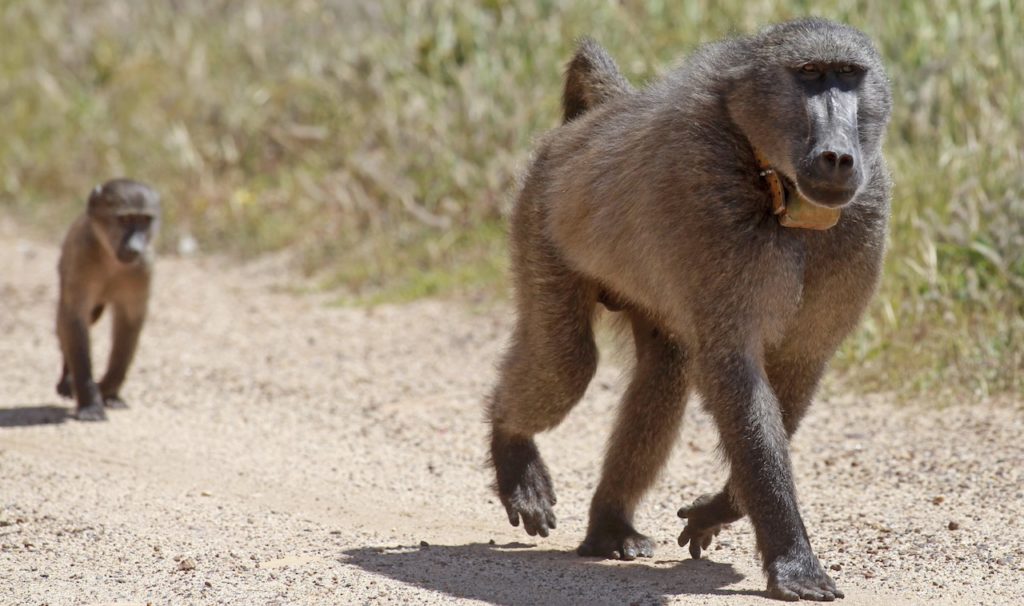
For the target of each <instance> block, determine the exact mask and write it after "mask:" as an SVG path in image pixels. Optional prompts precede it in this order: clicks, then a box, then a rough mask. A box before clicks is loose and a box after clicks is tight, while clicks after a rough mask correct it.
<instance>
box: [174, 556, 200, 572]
mask: <svg viewBox="0 0 1024 606" xmlns="http://www.w3.org/2000/svg"><path fill="white" fill-rule="evenodd" d="M195 569H196V562H195V560H193V559H192V558H182V559H181V561H180V562H178V570H182V571H185V570H195Z"/></svg>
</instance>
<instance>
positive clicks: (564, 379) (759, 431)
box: [488, 19, 891, 600]
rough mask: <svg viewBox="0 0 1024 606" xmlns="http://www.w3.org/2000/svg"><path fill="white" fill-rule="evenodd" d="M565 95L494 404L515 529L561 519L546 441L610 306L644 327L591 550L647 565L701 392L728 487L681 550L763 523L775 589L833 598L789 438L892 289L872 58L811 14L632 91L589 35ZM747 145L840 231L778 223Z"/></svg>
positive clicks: (535, 203)
mask: <svg viewBox="0 0 1024 606" xmlns="http://www.w3.org/2000/svg"><path fill="white" fill-rule="evenodd" d="M595 58H596V60H595ZM807 64H811V65H812V67H810V68H804V67H803V66H804V65H807ZM846 65H851V66H855V67H856V70H854V72H853V73H845V72H849V71H850V70H848V69H845V68H843V66H846ZM840 68H843V69H840ZM802 69H804V70H805V71H800V70H802ZM609 70H611V71H609ZM815 70H817V72H816V73H813V72H815ZM566 82H567V84H566V95H565V99H566V103H567V106H566V116H565V117H566V120H567V123H566V124H565V125H564V126H561V127H559V128H557V129H555V130H554V131H552V132H551V133H549V134H548V135H546V136H545V137H544V138H543V139H542V140H541V141H540V143H539V145H538V148H537V151H536V154H535V157H534V159H533V162H532V165H531V166H530V169H529V171H528V174H527V176H526V178H525V181H524V185H523V188H522V191H521V192H520V194H519V197H518V200H517V203H516V205H515V208H514V210H513V214H512V218H511V233H510V239H511V247H512V274H513V279H514V281H515V286H516V309H517V323H516V327H515V331H514V333H513V335H512V341H511V344H510V346H509V349H508V351H507V353H506V356H505V358H504V362H503V364H502V367H501V373H500V379H499V381H498V384H497V386H496V387H495V390H494V392H493V394H492V397H491V399H490V402H489V408H488V414H489V419H490V422H491V425H492V443H491V459H492V462H493V464H494V467H495V472H496V478H497V481H496V488H497V491H498V494H499V496H500V498H501V501H502V503H503V505H504V506H505V508H506V510H507V512H508V515H509V519H510V521H511V522H512V523H513V525H517V524H518V522H519V521H520V520H522V521H523V523H524V526H525V528H526V531H527V532H528V533H529V534H531V535H534V534H540V535H541V536H547V534H548V532H549V530H550V529H552V528H554V526H555V516H554V512H553V509H552V508H553V506H554V504H555V497H554V491H553V488H552V482H551V479H550V475H549V473H548V470H547V468H546V467H545V465H544V463H543V461H542V459H541V458H540V455H539V453H538V451H537V448H536V445H535V444H534V441H533V435H534V434H536V433H538V432H541V431H544V430H547V429H550V428H552V427H554V426H556V425H557V424H558V423H559V422H560V421H561V420H562V419H563V418H564V417H565V415H566V414H568V412H569V410H570V409H571V408H572V407H573V406H574V405H575V404H576V402H578V400H579V398H580V397H581V396H582V395H583V392H584V391H585V389H586V387H587V384H588V383H589V382H590V379H591V378H592V376H593V373H594V369H595V367H596V364H597V357H598V354H597V349H596V347H595V344H594V339H593V331H592V323H593V319H594V314H595V308H596V305H597V303H598V302H605V303H607V302H609V301H610V302H612V303H613V304H610V305H607V306H608V307H609V308H612V309H619V308H621V309H623V310H624V315H626V316H627V317H628V319H629V320H630V322H631V323H632V325H633V331H634V338H635V341H636V346H637V347H636V349H637V365H636V368H635V370H634V373H633V379H632V383H631V384H630V386H629V388H628V390H627V392H626V395H625V397H624V400H623V403H622V409H621V412H620V414H619V419H618V421H617V424H616V428H615V431H614V433H613V435H612V438H611V441H610V442H609V445H608V455H607V457H606V461H605V465H604V471H603V474H602V478H601V483H600V485H599V486H598V488H597V491H596V493H595V495H594V499H593V502H592V505H591V509H590V524H589V529H588V532H587V536H586V538H585V539H584V541H583V543H582V544H581V546H580V550H579V551H580V553H581V554H584V555H598V556H604V557H614V558H622V559H632V558H634V557H637V556H649V555H651V551H652V546H651V541H650V540H649V539H647V538H646V537H644V536H643V535H641V534H640V533H638V532H637V531H636V530H635V529H634V528H633V526H632V519H633V512H634V509H635V507H636V504H637V502H638V501H639V500H640V498H641V497H642V495H643V493H644V492H645V491H646V490H647V488H648V487H649V486H650V485H651V483H653V481H654V480H655V478H656V477H657V474H658V473H659V471H660V469H661V467H662V464H663V462H664V460H665V458H666V456H667V455H668V453H669V451H670V449H671V447H672V444H673V442H674V441H675V439H676V437H677V433H678V431H677V428H678V426H679V421H680V418H681V415H682V411H683V407H684V403H685V400H686V397H687V394H688V393H689V389H690V388H691V387H692V388H693V389H694V390H696V391H697V392H699V393H700V394H701V396H702V401H703V402H704V405H705V407H706V408H707V410H708V411H709V412H710V413H711V415H712V416H713V418H714V420H715V422H716V425H717V427H718V430H719V435H720V439H721V444H722V450H723V452H724V454H725V455H726V457H727V459H728V461H729V466H730V471H731V475H730V479H729V481H728V482H727V484H726V489H725V490H724V491H723V492H722V493H721V494H718V495H707V496H705V497H702V498H701V499H698V500H697V501H696V502H695V503H694V504H693V505H692V506H689V507H684V508H683V509H682V510H680V515H681V516H683V517H686V518H687V519H688V523H687V525H686V528H685V529H684V530H683V533H682V535H681V536H680V543H681V544H686V543H689V544H690V552H691V554H693V555H694V556H695V557H699V555H700V552H701V549H703V548H707V546H708V544H709V543H710V541H711V538H712V537H713V536H714V535H715V534H717V532H718V531H719V530H720V528H721V525H722V524H724V523H728V522H731V521H734V520H735V519H738V518H739V517H741V516H742V515H743V514H746V515H749V516H750V517H751V521H752V523H753V525H754V528H755V532H756V536H757V544H758V547H759V549H760V551H761V554H762V557H763V562H764V567H765V571H766V574H767V577H768V590H769V593H770V595H772V596H773V597H776V598H780V599H799V598H805V599H820V600H829V599H833V598H835V597H841V596H842V593H841V592H839V591H838V590H837V589H836V588H835V584H834V583H833V582H832V580H831V579H830V578H829V577H828V576H827V575H826V574H825V572H824V570H823V568H822V566H821V565H820V563H819V562H818V559H817V557H816V556H815V555H814V553H813V551H812V550H811V546H810V542H809V540H808V536H807V532H806V530H805V528H804V525H803V521H802V520H801V517H800V514H799V511H798V507H797V501H796V495H795V489H794V485H793V477H792V471H791V467H790V462H789V454H788V436H789V435H791V434H792V433H793V432H794V431H795V430H796V428H797V425H798V424H799V422H800V419H801V418H802V417H803V415H804V413H805V411H806V409H807V407H808V405H809V404H810V402H811V398H812V396H813V394H814V391H815V389H816V387H817V385H818V381H819V379H820V377H821V375H822V373H823V372H824V370H825V367H826V365H827V363H828V361H829V359H830V358H831V357H832V356H833V354H834V352H835V351H836V348H837V347H838V346H839V344H840V342H841V341H842V340H843V338H844V337H845V336H846V335H847V334H849V332H850V331H851V330H852V329H853V328H854V327H855V325H856V324H857V322H858V321H859V318H860V317H861V315H862V313H863V311H864V309H865V306H866V305H867V303H868V300H869V299H870V297H871V296H872V294H873V292H874V291H875V288H876V285H877V283H878V280H879V276H880V271H881V265H882V257H883V248H884V242H885V233H886V224H887V221H888V216H889V199H890V183H889V176H888V171H887V169H886V166H885V162H884V160H883V158H882V154H881V145H882V138H883V133H884V130H885V127H886V124H887V122H888V119H889V113H890V107H891V94H890V91H889V86H888V81H887V78H886V75H885V72H884V69H883V67H882V64H881V61H880V58H879V56H878V54H877V52H876V51H875V49H874V47H873V45H872V44H871V42H870V40H869V39H868V38H867V37H866V36H865V35H864V34H862V33H861V32H859V31H857V30H855V29H853V28H850V27H848V26H844V25H840V24H837V23H833V22H829V21H823V20H818V19H807V20H800V21H794V22H789V23H784V24H780V25H776V26H772V27H768V28H766V29H764V30H763V31H761V32H759V33H758V34H755V35H752V36H747V37H738V38H734V39H730V40H725V41H722V42H718V43H714V44H710V45H707V46H705V47H703V48H701V49H700V50H698V51H697V52H695V53H694V54H693V55H692V56H691V57H690V58H689V59H688V60H687V61H685V62H684V63H683V64H682V65H681V66H680V67H678V68H677V69H675V70H674V71H672V72H671V73H669V74H668V75H667V76H666V77H665V78H664V79H662V80H661V81H659V82H655V83H653V84H651V85H649V86H648V87H646V88H644V89H642V90H638V91H634V90H633V89H632V88H631V87H629V86H628V84H626V85H622V83H624V82H625V80H624V79H622V77H621V75H619V74H618V71H617V70H616V69H615V68H614V62H612V61H611V60H610V59H607V55H606V54H605V53H604V51H603V50H601V49H600V47H598V46H597V45H596V44H595V43H593V42H590V41H586V42H584V43H583V45H581V47H580V50H579V51H578V53H577V56H576V57H575V58H574V60H573V62H572V63H571V64H570V68H569V74H568V75H567V78H566ZM591 83H592V86H591ZM608 83H612V84H611V85H609V84H608ZM572 103H576V104H577V105H583V106H584V107H583V109H582V110H579V108H577V107H575V106H573V107H570V104H572ZM578 110H579V111H578ZM837 142H838V143H837ZM755 146H756V147H757V149H758V150H759V151H760V152H761V153H762V154H763V155H764V156H765V157H766V158H767V159H768V161H769V162H770V164H771V165H772V167H773V168H774V169H775V170H776V171H777V172H778V173H779V174H780V175H781V176H782V177H783V179H784V180H785V181H786V183H787V184H788V186H789V187H790V188H792V189H796V190H799V192H800V193H801V194H803V195H804V197H805V198H808V199H810V200H812V201H817V202H818V203H820V204H823V205H830V206H841V207H842V215H841V218H840V220H839V223H838V224H837V225H836V226H835V227H833V228H832V229H830V230H827V231H809V230H802V229H792V228H785V227H782V226H781V225H780V224H779V223H778V221H777V219H776V218H775V217H774V216H773V215H772V214H771V209H770V197H769V194H768V191H767V186H766V184H765V182H764V180H763V179H762V178H761V177H760V176H759V167H758V164H757V162H756V161H755V156H754V149H753V148H754V147H755ZM830 146H831V147H830ZM834 146H840V147H841V149H833V147H834ZM825 152H833V153H834V155H829V156H823V154H824V153H825ZM847 156H848V157H847ZM823 162H824V163H825V164H824V165H823V164H822V163H823ZM840 162H841V163H842V165H843V166H839V163H840ZM816 163H817V164H816ZM840 168H842V169H844V170H839V169H840Z"/></svg>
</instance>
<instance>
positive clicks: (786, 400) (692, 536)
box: [679, 351, 827, 558]
mask: <svg viewBox="0 0 1024 606" xmlns="http://www.w3.org/2000/svg"><path fill="white" fill-rule="evenodd" d="M826 363H827V358H824V359H822V358H821V356H816V357H815V358H806V357H802V356H800V355H799V354H796V353H788V354H787V353H786V352H781V351H778V352H772V353H769V354H768V355H767V357H766V364H765V373H766V374H767V377H768V382H769V383H770V384H771V386H772V389H773V390H774V391H775V395H776V397H777V398H778V400H779V406H780V408H781V411H782V423H783V426H784V427H785V429H786V436H787V437H789V438H791V437H792V436H793V433H794V432H796V429H797V427H798V426H799V424H800V420H801V419H803V417H804V414H805V413H806V412H807V409H808V408H809V407H810V404H811V399H812V397H813V395H814V391H815V389H816V388H817V386H818V381H819V380H820V379H821V375H822V374H823V373H824V372H825V366H826ZM731 481H732V480H731V479H730V480H729V481H728V482H726V485H725V487H724V488H723V489H722V490H721V491H720V492H718V493H713V494H705V495H701V496H700V497H698V498H697V500H695V501H694V502H693V503H692V504H691V505H689V506H687V507H683V508H682V509H680V510H679V517H681V518H685V519H686V527H685V528H683V531H682V533H680V535H679V545H680V547H683V546H685V545H686V544H687V543H689V545H690V556H691V557H693V558H699V557H700V553H701V550H702V549H707V548H708V546H710V545H711V540H712V539H713V538H714V537H716V536H718V533H719V532H721V530H722V526H723V525H725V524H730V523H732V522H735V521H737V520H739V519H740V518H742V517H743V511H742V510H741V509H740V508H739V507H738V506H737V504H736V501H735V499H733V497H732V495H731V491H730V488H729V486H730V483H731Z"/></svg>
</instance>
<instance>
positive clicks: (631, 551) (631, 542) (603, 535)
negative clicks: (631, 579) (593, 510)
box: [576, 519, 654, 560]
mask: <svg viewBox="0 0 1024 606" xmlns="http://www.w3.org/2000/svg"><path fill="white" fill-rule="evenodd" d="M576 553H578V554H579V555H581V556H585V557H597V558H610V559H612V560H635V559H636V558H649V557H652V556H653V555H654V544H653V543H652V542H651V539H649V538H647V537H646V536H644V535H642V534H640V533H639V532H637V531H636V529H634V528H633V525H632V524H630V523H628V522H626V521H625V520H622V519H604V520H597V521H593V520H592V521H591V528H590V529H589V530H588V531H587V537H586V538H585V539H583V542H582V543H580V546H579V547H578V548H577V549H576Z"/></svg>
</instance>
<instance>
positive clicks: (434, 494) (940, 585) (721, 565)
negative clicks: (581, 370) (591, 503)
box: [0, 225, 1024, 606]
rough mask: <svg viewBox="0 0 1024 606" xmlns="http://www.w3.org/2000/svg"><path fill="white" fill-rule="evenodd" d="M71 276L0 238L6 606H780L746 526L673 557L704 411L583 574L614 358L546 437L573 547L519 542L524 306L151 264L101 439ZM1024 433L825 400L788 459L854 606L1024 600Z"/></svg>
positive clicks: (1, 519) (703, 472)
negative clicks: (70, 333) (632, 558)
mask: <svg viewBox="0 0 1024 606" xmlns="http://www.w3.org/2000/svg"><path fill="white" fill-rule="evenodd" d="M56 255H57V251H56V248H55V247H53V246H50V245H45V244H40V243H37V242H26V241H23V240H19V239H18V238H17V237H16V236H15V235H14V230H13V229H12V227H11V226H9V225H7V226H3V225H0V309H2V310H0V335H2V336H0V360H2V361H3V370H2V371H0V603H2V604H18V605H21V604H100V603H103V604H109V603H117V604H147V603H153V604H370V603H410V604H423V603H430V604H448V603H463V602H465V603H470V602H475V603H493V604H502V605H508V606H520V605H523V606H525V605H529V604H553V605H560V604H565V605H568V604H642V605H647V604H662V603H670V604H677V603H678V604H747V603H753V604H768V603H771V602H769V601H768V600H767V599H766V598H765V597H764V593H763V590H764V587H765V582H764V578H763V576H762V574H761V572H760V568H759V565H758V562H757V560H756V556H755V552H754V549H753V536H752V533H751V531H750V527H749V525H748V524H747V523H746V522H740V523H738V524H735V525H733V527H732V528H731V529H729V530H727V531H726V532H724V533H723V534H722V536H721V537H720V539H721V540H720V541H718V542H717V543H716V544H715V545H714V546H713V548H712V550H711V552H710V557H709V558H708V559H705V560H700V561H693V560H690V559H688V557H687V555H686V552H685V550H683V549H681V548H679V547H678V546H677V545H676V544H675V542H676V537H677V535H678V534H679V531H680V530H681V528H682V523H681V521H680V520H679V519H677V518H676V515H675V512H676V509H677V508H678V507H679V506H681V505H683V504H686V503H688V502H689V501H691V500H692V499H693V498H695V497H696V496H698V495H700V494H701V493H703V492H707V491H710V490H713V489H715V488H717V487H718V486H719V485H720V484H721V482H722V479H723V477H724V473H723V470H722V468H721V465H720V463H719V462H718V460H717V459H716V455H715V444H716V438H715V434H714V431H713V428H712V427H711V425H710V423H709V421H708V419H707V417H706V416H705V415H704V414H703V413H702V412H701V411H700V409H699V406H698V405H696V403H693V404H692V405H691V406H690V408H689V410H688V412H687V419H686V424H685V428H684V430H683V435H682V438H681V440H680V443H679V447H677V449H676V451H675V453H674V454H673V457H672V459H671V461H670V463H669V466H668V470H667V472H666V473H665V474H664V476H663V478H662V479H661V481H660V482H659V483H658V485H657V487H656V489H654V490H652V491H651V493H650V495H649V497H648V498H647V500H646V501H645V503H644V505H643V506H642V508H641V510H640V513H639V516H638V527H639V528H640V530H641V531H644V532H646V533H647V534H649V535H651V536H652V537H654V538H656V539H657V541H658V542H659V545H658V551H657V553H656V554H655V557H654V558H653V559H652V560H646V561H637V562H632V563H618V562H603V561H598V560H592V559H582V558H579V557H577V556H576V555H575V554H574V553H573V550H574V548H575V547H576V544H577V542H578V541H579V540H580V539H581V538H582V535H583V531H584V528H585V524H586V511H587V503H588V500H589V497H590V494H591V491H592V490H593V488H594V486H595V484H596V480H597V473H598V469H599V465H600V459H601V455H602V448H603V443H604V440H605V437H606V435H607V433H608V429H609V424H610V421H611V417H612V413H613V410H614V406H615V403H616V399H617V398H618V396H619V395H620V394H621V392H622V389H623V385H622V376H621V375H622V372H621V369H620V368H618V367H616V365H615V363H614V361H609V362H605V363H603V364H602V367H601V369H600V371H599V374H598V378H597V380H596V381H595V382H594V385H593V387H592V389H591V390H590V392H589V393H588V395H587V397H586V398H585V400H584V401H583V402H582V403H581V404H580V406H579V407H578V408H577V410H576V411H575V412H574V414H573V415H571V416H570V418H569V419H568V421H567V422H566V423H565V424H563V425H562V426H561V427H559V428H558V429H556V430H555V431H553V432H551V433H549V434H546V435H543V436H541V437H540V440H539V441H540V443H541V448H542V450H543V451H544V453H545V455H546V456H547V459H548V462H549V464H550V466H551V468H552V470H553V473H554V478H555V482H556V488H557V490H558V495H559V499H560V500H559V503H558V506H557V513H558V515H559V526H558V529H557V531H555V532H554V533H553V534H552V536H551V537H550V538H548V539H545V540H537V539H533V538H531V537H528V536H527V535H526V534H525V533H523V531H522V530H520V529H515V528H512V527H510V526H509V525H508V522H507V520H506V518H505V515H504V513H503V511H502V509H501V506H500V504H499V503H498V501H497V499H496V498H495V497H494V496H493V495H492V494H491V492H490V491H489V488H488V485H489V482H490V476H489V474H488V471H487V469H486V468H485V466H484V445H485V426H484V424H483V423H482V414H481V400H482V398H483V396H484V395H485V394H486V392H487V391H488V388H489V386H490V384H491V382H492V381H493V379H494V374H495V373H494V368H495V364H496V361H497V359H498V356H499V354H500V351H501V348H502V345H503V343H504V340H505V337H506V335H507V334H508V331H509V322H510V317H509V311H508V309H507V308H504V307H498V308H493V307H492V308H488V309H482V310H481V309H471V308H470V307H469V306H462V307H459V306H451V305H445V304H442V303H440V302H435V301H426V302H421V303H416V304H412V305H405V306H394V307H392V306H382V307H378V308H376V309H372V310H364V309H348V308H341V307H337V306H331V305H329V304H328V303H329V299H327V298H326V297H325V296H322V295H319V296H315V295H296V294H292V293H293V291H292V290H290V289H287V288H282V286H283V285H284V284H283V283H282V276H283V275H284V272H283V271H282V270H281V267H280V265H279V264H275V263H268V262H263V263H257V264H252V265H247V266H243V267H232V268H224V267H222V266H221V265H220V264H218V263H217V262H215V261H214V260H212V259H208V258H199V259H189V260H181V259H173V258H166V259H161V261H160V264H159V267H158V272H159V273H158V275H157V283H156V293H155V297H154V301H153V304H152V312H151V317H150V321H149V324H148V326H147V327H146V331H145V332H144V333H143V338H142V346H141V350H140V352H139V355H138V357H137V360H136V364H135V367H134V368H133V370H132V372H131V373H130V374H129V378H128V382H127V384H126V388H125V390H124V392H123V393H124V395H125V398H126V399H127V400H128V402H129V404H130V405H131V406H132V408H131V409H130V410H127V411H113V412H111V413H110V421H109V422H107V423H102V424H83V423H79V422H76V421H74V420H72V419H69V418H68V416H67V415H68V412H69V403H68V402H66V401H61V400H60V399H59V398H58V397H57V396H56V394H55V393H54V390H53V388H54V383H55V382H56V379H57V374H58V366H59V360H58V354H57V345H56V341H55V337H54V335H53V327H52V323H53V320H52V316H53V308H54V304H55V296H56V295H55V283H56V280H55V271H54V266H55V263H56ZM107 330H109V324H108V323H107V321H104V322H103V324H101V326H100V333H99V334H98V336H97V340H96V342H95V349H96V352H97V354H99V355H98V356H97V358H98V360H100V364H99V366H100V367H101V368H102V366H103V362H102V361H103V360H105V356H106V349H107V347H108V342H109V339H108V338H107V334H106V333H107ZM94 334H95V333H94ZM832 391H835V390H834V389H833V390H832ZM1022 435H1024V406H1022V403H1021V402H1018V401H1009V402H1001V403H993V402H977V401H972V402H964V403H963V405H962V406H956V407H946V408H939V407H936V406H934V405H929V404H927V403H925V404H922V405H918V406H913V405H911V406H908V405H903V406H895V405H893V404H891V403H890V402H888V401H887V400H886V398H883V397H878V396H874V397H863V396H857V395H851V394H836V393H827V392H826V393H825V394H824V395H823V397H822V398H820V399H819V402H818V403H817V405H816V406H815V408H814V409H813V411H812V413H811V415H810V417H809V418H808V420H807V421H806V423H805V425H804V426H803V428H802V430H801V432H800V434H799V435H798V437H797V439H796V441H795V443H794V455H793V458H794V465H795V468H796V472H797V476H798V479H797V485H798V486H799V488H800V497H801V502H802V507H803V512H804V516H805V520H806V522H807V525H808V528H809V529H810V532H811V535H812V542H813V544H814V546H815V548H816V549H817V551H818V553H819V555H820V557H821V559H822V561H823V563H825V565H826V566H831V567H832V569H833V571H832V574H833V576H834V578H835V579H836V581H837V583H838V584H839V586H840V588H842V589H843V590H844V591H845V592H846V595H847V598H846V599H845V600H844V603H846V604H918V603H929V604H932V603H949V604H999V603H1002V604H1019V603H1021V601H1020V600H1021V597H1022V596H1024V522H1022V519H1024V440H1022ZM951 522H954V523H955V525H958V529H956V530H951V529H950V523H951Z"/></svg>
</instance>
